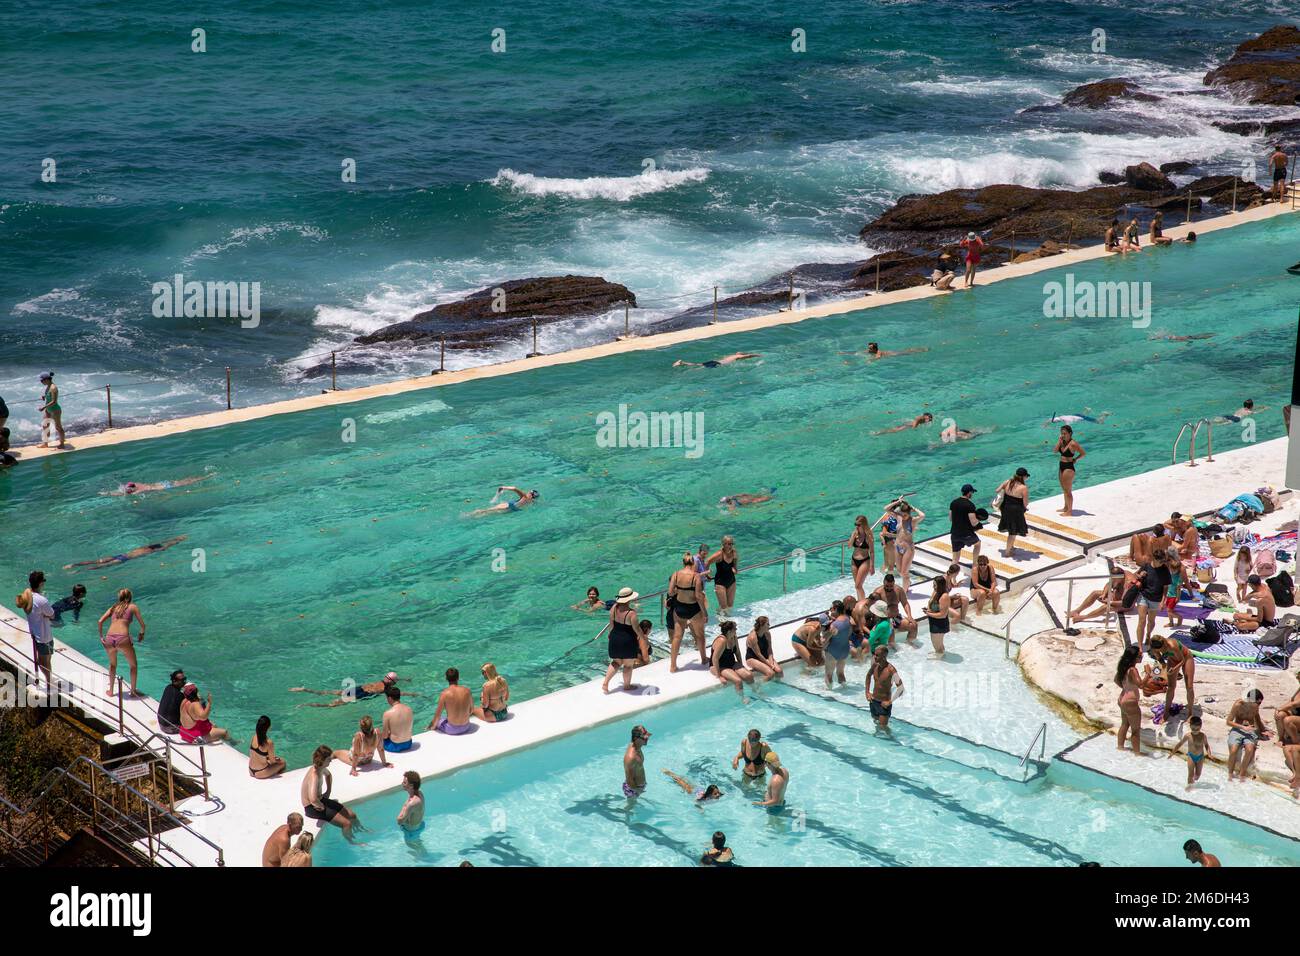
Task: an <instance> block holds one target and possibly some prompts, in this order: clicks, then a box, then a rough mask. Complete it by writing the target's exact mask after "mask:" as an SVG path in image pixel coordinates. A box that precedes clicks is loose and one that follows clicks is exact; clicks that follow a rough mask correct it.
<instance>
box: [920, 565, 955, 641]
mask: <svg viewBox="0 0 1300 956" xmlns="http://www.w3.org/2000/svg"><path fill="white" fill-rule="evenodd" d="M951 613H952V603H951V601H950V599H949V597H948V579H947V578H946V577H944V576H943V575H942V574H939V575H936V576H935V578H934V591H933V592H931V594H930V600H929V601H928V602H926V605H925V616H926V617H927V618H928V619H929V621H930V644H931V645H932V646H933V647H934V656H935V657H943V655H944V647H943V636H944V635H945V634H947V633H948V631H949V630H950V629H951V625H952V619H951V618H950V617H949V615H950V614H951Z"/></svg>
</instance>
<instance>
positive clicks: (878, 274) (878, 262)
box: [876, 258, 880, 293]
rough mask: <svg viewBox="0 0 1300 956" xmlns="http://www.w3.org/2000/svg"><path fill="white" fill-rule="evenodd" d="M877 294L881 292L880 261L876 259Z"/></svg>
mask: <svg viewBox="0 0 1300 956" xmlns="http://www.w3.org/2000/svg"><path fill="white" fill-rule="evenodd" d="M876 292H877V293H879V292H880V259H878V258H877V259H876Z"/></svg>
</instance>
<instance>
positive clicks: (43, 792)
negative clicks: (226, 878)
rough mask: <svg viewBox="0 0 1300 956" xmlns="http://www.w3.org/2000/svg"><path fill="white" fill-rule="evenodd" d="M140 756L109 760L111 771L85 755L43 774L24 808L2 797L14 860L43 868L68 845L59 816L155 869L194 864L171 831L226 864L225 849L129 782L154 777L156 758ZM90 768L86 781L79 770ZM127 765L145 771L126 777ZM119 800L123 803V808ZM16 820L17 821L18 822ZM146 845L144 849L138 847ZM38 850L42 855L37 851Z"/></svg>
mask: <svg viewBox="0 0 1300 956" xmlns="http://www.w3.org/2000/svg"><path fill="white" fill-rule="evenodd" d="M133 759H135V760H137V761H138V760H139V755H136V754H133V755H128V756H127V757H121V758H117V759H116V760H113V761H109V763H112V764H115V765H116V769H109V768H108V767H106V766H104V765H103V764H100V763H98V762H96V761H94V760H91V759H90V758H89V757H85V756H81V757H78V758H77V759H76V760H74V761H73V762H72V763H71V764H69V765H68V766H67V767H57V768H55V769H53V770H51V771H50V772H49V773H47V774H46V775H45V777H44V778H43V779H42V780H41V783H40V784H39V785H38V790H37V792H36V794H35V796H33V797H32V799H31V800H29V801H28V803H27V806H26V807H18V806H16V805H15V804H13V803H10V802H9V801H8V800H5V799H3V798H0V819H3V821H4V822H3V825H2V826H0V835H3V837H4V838H5V839H7V840H8V841H10V842H11V843H12V847H11V854H10V855H11V856H13V857H14V858H15V859H17V860H18V861H19V862H24V863H28V864H34V865H39V864H40V863H43V862H45V861H47V860H48V859H49V858H50V854H51V853H52V852H53V850H55V849H57V846H56V845H55V843H56V841H57V842H58V844H59V845H62V842H64V839H65V835H64V833H63V832H62V831H61V830H60V829H58V826H57V824H56V823H55V815H56V812H57V813H59V814H61V815H63V816H64V818H65V820H80V821H82V825H83V826H85V827H87V828H88V829H89V830H90V832H92V833H94V834H95V835H96V836H99V837H101V838H103V839H105V840H107V841H108V842H109V843H110V844H112V845H113V846H115V847H117V848H118V849H119V850H121V851H122V852H124V853H126V854H128V855H130V856H135V857H139V858H141V859H142V862H148V863H149V864H151V865H165V866H179V865H184V866H195V865H196V864H195V863H194V862H193V861H192V860H190V859H189V858H188V857H187V856H186V855H185V854H184V853H182V852H181V851H180V850H178V849H177V848H176V847H175V846H173V845H172V844H171V843H169V842H168V841H166V840H164V839H163V838H162V834H163V833H165V832H167V831H168V830H172V829H179V830H182V831H184V832H185V833H186V834H188V835H189V836H191V837H194V838H195V839H197V840H199V841H200V842H201V843H203V844H205V845H206V846H207V847H208V848H209V849H211V850H212V852H213V853H214V854H215V860H216V864H217V866H219V867H220V866H225V854H224V852H223V851H222V849H221V847H219V846H217V844H215V843H213V842H212V841H211V840H209V839H208V838H207V837H205V836H203V835H202V834H201V833H199V832H197V831H196V830H194V828H193V827H191V826H190V825H189V824H188V823H186V821H184V820H183V819H181V818H180V817H179V816H177V815H176V814H174V813H172V812H171V811H170V810H168V809H167V808H165V807H163V806H161V805H160V804H158V803H156V802H155V801H154V800H153V799H152V798H150V797H149V796H147V795H146V794H144V793H142V792H141V791H140V790H138V789H137V788H135V787H134V786H132V785H131V784H129V783H127V782H126V780H127V779H134V778H135V777H142V776H145V775H150V776H151V775H152V772H153V769H154V766H155V764H156V763H158V762H159V761H158V758H157V757H154V758H152V759H150V758H144V760H143V762H136V763H134V764H133V763H130V761H131V760H133ZM83 767H84V768H85V769H86V778H85V779H82V777H81V775H80V774H79V773H77V772H76V771H77V770H78V769H80V768H83ZM128 767H132V768H135V767H142V768H144V769H142V770H133V771H132V772H131V776H130V777H128V776H127V768H128ZM119 802H120V803H121V805H119ZM133 803H134V804H135V805H136V807H135V808H134V809H133V807H132V804H133ZM15 818H17V823H16V824H15ZM141 843H143V844H144V845H143V847H141V846H140V844H141ZM37 847H39V851H38V850H37Z"/></svg>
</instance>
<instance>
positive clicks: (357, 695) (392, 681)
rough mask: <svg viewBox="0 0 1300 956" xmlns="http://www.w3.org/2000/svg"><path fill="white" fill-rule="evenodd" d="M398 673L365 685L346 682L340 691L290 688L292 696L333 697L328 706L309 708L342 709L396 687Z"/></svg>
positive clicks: (389, 674)
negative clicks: (345, 705)
mask: <svg viewBox="0 0 1300 956" xmlns="http://www.w3.org/2000/svg"><path fill="white" fill-rule="evenodd" d="M400 679H401V678H399V677H398V676H397V672H396V671H389V672H388V673H387V674H385V675H384V676H383V677H381V678H380V679H379V680H372V681H367V682H366V683H364V684H361V683H357V682H356V681H351V680H345V681H343V684H342V686H341V687H340V688H339V689H338V690H313V689H312V688H310V687H290V688H289V693H291V694H320V695H321V696H322V697H333V698H334V700H332V701H330V702H329V703H328V704H308V705H307V706H308V707H342V706H343V705H344V704H350V703H352V702H353V701H357V700H365V699H366V698H367V697H378V696H379V695H380V694H382V693H384V692H385V691H386V690H388V688H390V687H394V686H396V684H397V682H398V681H399V680H400ZM411 696H412V697H418V696H419V695H418V694H412V695H411Z"/></svg>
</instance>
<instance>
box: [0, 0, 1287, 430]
mask: <svg viewBox="0 0 1300 956" xmlns="http://www.w3.org/2000/svg"><path fill="white" fill-rule="evenodd" d="M1298 9H1300V8H1298V7H1297V5H1296V4H1294V3H1283V2H1279V0H1246V2H1240V3H1233V4H1222V3H1212V2H1209V0H1155V2H1150V3H1144V4H1141V5H1140V7H1138V6H1135V5H1134V4H1131V3H1120V2H1092V0H1090V2H1060V0H1049V2H1029V0H1007V2H976V3H971V2H965V0H963V2H957V0H926V2H924V3H921V2H907V0H879V2H869V3H863V2H856V0H855V2H848V0H827V2H823V3H817V4H807V3H793V2H788V0H775V2H772V0H763V2H757V0H741V2H735V3H727V4H725V5H717V6H716V7H715V8H705V9H701V7H700V4H698V3H694V2H687V0H665V2H663V3H660V4H657V5H656V7H655V15H654V16H646V10H645V7H644V5H641V4H633V3H628V2H626V0H613V2H602V3H595V2H593V0H557V2H555V3H548V4H545V5H534V6H529V5H515V6H514V8H512V9H503V8H498V7H492V6H490V5H487V4H481V3H478V4H475V3H466V2H455V0H453V2H448V3H442V4H438V5H437V6H436V7H430V6H429V5H428V4H425V3H415V2H395V3H391V4H385V5H383V7H382V8H374V9H371V8H368V7H367V6H366V5H355V4H350V5H332V4H326V5H325V6H322V5H321V4H319V3H315V2H313V3H306V2H266V0H262V2H256V0H255V2H248V0H217V2H213V3H208V4H205V5H204V6H203V8H202V9H201V10H200V11H197V12H189V11H186V10H183V9H178V8H177V7H176V6H175V5H174V4H167V3H163V2H160V0H139V2H135V3H132V4H129V5H124V4H115V3H110V2H77V3H68V4H60V5H58V6H57V7H56V8H51V7H50V6H49V5H47V4H38V3H35V2H34V0H13V2H10V3H6V4H4V5H3V7H0V37H3V38H4V39H3V50H4V55H3V58H2V59H3V64H4V65H3V68H2V69H3V76H4V81H5V87H6V91H7V94H8V96H7V108H6V110H5V111H4V112H3V115H0V142H3V143H4V144H5V148H4V149H3V150H0V318H2V319H3V324H0V394H2V395H4V397H5V398H6V399H7V400H8V402H9V404H10V406H11V408H13V409H15V411H14V419H13V421H12V422H11V425H12V427H14V430H15V433H16V438H18V439H19V440H28V439H31V438H32V437H34V435H35V430H36V427H37V422H36V416H35V411H34V408H33V407H32V403H33V402H34V401H35V398H36V394H37V391H38V385H37V383H36V380H35V376H36V374H37V373H38V372H40V371H43V370H45V369H47V368H53V369H55V370H56V371H57V372H58V375H59V381H60V382H61V383H62V387H63V391H64V395H65V399H66V401H65V405H66V420H67V421H68V423H69V424H71V425H73V426H74V428H87V427H94V426H95V425H97V424H98V423H101V422H102V421H103V419H104V410H103V402H102V392H99V393H95V392H85V393H83V394H82V395H75V394H74V393H76V392H82V390H85V389H93V388H96V387H99V386H102V385H103V384H105V383H110V382H111V383H113V384H114V385H115V388H114V412H115V416H114V417H115V420H116V421H117V422H118V423H119V424H125V423H130V422H135V421H143V420H151V419H156V418H158V417H167V416H174V415H178V414H183V413H192V412H197V411H203V410H209V409H211V408H214V407H220V405H221V403H222V402H223V400H224V388H225V385H224V382H225V371H224V369H225V367H227V366H230V367H233V369H234V372H233V376H234V381H235V394H236V401H237V402H238V403H239V404H249V403H253V402H260V401H266V400H270V399H273V398H277V397H286V396H289V395H293V394H302V393H307V392H312V391H315V390H316V389H318V388H319V387H320V384H321V382H320V380H304V379H303V377H302V375H301V371H302V369H303V368H304V367H306V366H309V365H312V364H315V363H316V362H318V361H320V353H323V352H326V351H328V350H329V349H331V348H335V347H337V346H339V345H342V344H344V343H346V342H347V341H348V340H349V339H350V338H351V337H352V336H353V335H355V334H357V333H361V332H366V331H371V330H374V329H376V328H379V327H381V326H383V325H385V324H388V323H391V322H395V321H399V320H402V319H405V318H409V317H410V316H411V315H412V314H413V313H414V312H416V311H418V310H420V309H424V308H428V307H430V306H432V305H434V304H437V303H439V302H443V301H447V300H450V299H453V298H457V297H459V296H461V295H464V294H465V293H467V292H469V291H472V290H475V289H478V288H481V287H483V286H485V285H488V284H491V283H493V282H497V281H501V280H503V279H509V278H520V277H524V276H533V275H543V274H554V273H563V272H570V271H571V272H578V273H589V274H598V275H603V276H605V277H606V278H608V279H610V280H614V281H619V282H623V283H625V284H627V285H628V286H629V287H630V288H632V289H633V290H634V291H635V292H636V293H637V295H638V298H639V300H640V302H641V305H642V309H641V310H639V311H638V313H637V314H636V317H635V321H636V322H637V323H638V326H639V327H642V328H653V327H654V324H655V323H656V322H657V321H660V320H662V319H663V318H665V317H666V316H669V315H671V314H673V313H674V312H676V311H679V310H680V309H682V308H683V307H685V306H686V305H699V304H703V303H705V302H707V301H709V299H710V297H711V294H712V293H711V289H712V287H713V286H714V285H719V286H721V287H722V289H723V291H724V294H725V293H726V292H731V291H737V290H739V289H741V288H744V287H745V286H747V285H749V284H751V283H753V282H755V281H758V280H762V279H764V278H766V277H768V276H771V275H773V274H776V273H779V272H780V271H782V270H783V269H786V268H789V267H791V266H793V265H796V264H798V263H803V262H811V261H850V260H855V259H861V258H865V257H866V256H867V255H869V254H870V253H871V252H872V250H871V249H869V248H866V247H864V246H863V245H862V244H861V243H858V242H857V241H856V240H855V235H856V232H857V230H858V228H859V227H860V226H861V225H862V224H863V223H864V222H865V221H866V220H868V219H869V218H871V217H872V216H873V215H875V214H876V213H878V212H879V211H880V210H881V209H883V208H885V206H886V205H887V204H889V203H891V202H892V201H893V200H895V199H896V198H897V197H898V196H899V195H901V194H905V193H910V192H918V191H928V190H938V189H943V188H948V187H952V186H959V185H961V186H978V185H983V184H987V183H993V182H1006V181H1014V182H1020V183H1025V184H1031V185H1053V186H1071V187H1082V186H1086V185H1089V184H1091V183H1093V182H1094V181H1095V180H1096V176H1097V173H1098V172H1099V171H1101V170H1103V169H1116V168H1120V167H1122V166H1123V165H1124V164H1126V163H1130V162H1135V161H1139V160H1150V161H1152V162H1156V163H1159V162H1162V161H1167V160H1184V159H1189V160H1196V161H1199V162H1201V163H1203V164H1204V165H1205V166H1206V167H1207V168H1208V169H1214V170H1227V169H1230V170H1234V171H1236V170H1239V169H1240V168H1241V166H1242V164H1243V163H1244V162H1245V161H1247V160H1249V159H1251V158H1254V159H1256V160H1259V161H1262V157H1263V155H1264V148H1265V147H1264V143H1263V142H1262V140H1261V139H1259V138H1254V137H1242V136H1236V135H1230V134H1226V133H1224V132H1222V131H1221V130H1218V129H1216V128H1215V127H1214V126H1213V125H1212V120H1214V119H1217V118H1225V119H1240V118H1245V117H1257V118H1261V119H1262V118H1268V117H1275V116H1280V115H1286V114H1287V113H1288V112H1294V111H1293V110H1292V111H1288V110H1280V109H1274V108H1257V107H1248V106H1244V105H1242V104H1237V103H1234V102H1233V101H1232V99H1231V97H1229V96H1228V95H1227V94H1225V93H1222V92H1220V91H1209V90H1206V89H1205V88H1204V87H1202V86H1201V85H1200V77H1201V76H1202V75H1203V73H1204V72H1205V70H1206V69H1207V68H1208V67H1209V66H1211V65H1212V64H1213V63H1215V62H1217V61H1219V60H1221V59H1223V58H1224V57H1226V56H1227V55H1228V54H1229V53H1230V51H1231V49H1232V47H1233V46H1234V45H1235V44H1236V43H1238V42H1240V41H1241V40H1242V39H1244V38H1245V37H1247V36H1249V35H1253V34H1256V33H1258V32H1260V31H1262V30H1263V29H1266V28H1267V27H1269V26H1271V25H1273V24H1274V23H1276V22H1286V21H1291V20H1293V19H1294V17H1295V14H1296V13H1297V12H1298ZM196 28H201V29H203V30H205V31H206V42H207V52H205V53H193V52H191V49H190V44H191V31H192V30H194V29H196ZM497 29H500V30H504V31H505V42H506V48H505V52H503V53H493V52H491V47H490V44H491V43H492V36H493V31H494V30H497ZM1098 29H1100V30H1104V31H1105V32H1106V37H1107V50H1106V53H1105V54H1096V53H1093V52H1092V48H1091V45H1092V42H1093V31H1094V30H1098ZM795 30H802V31H804V35H805V37H806V43H807V49H806V52H803V53H795V52H793V51H792V49H791V44H792V31H795ZM1114 75H1124V76H1129V77H1132V78H1134V79H1135V80H1137V81H1138V82H1139V83H1140V84H1141V85H1142V86H1143V87H1144V88H1147V89H1149V90H1152V91H1154V92H1158V93H1162V94H1165V95H1166V99H1164V100H1163V101H1162V102H1161V103H1158V104H1142V103H1133V104H1127V105H1125V106H1124V107H1122V108H1120V109H1115V110H1109V111H1104V112H1102V113H1080V112H1070V111H1066V112H1059V113H1044V112H1029V113H1026V112H1023V110H1025V108H1027V107H1031V106H1034V105H1040V104H1043V103H1049V102H1054V101H1056V100H1058V99H1059V98H1060V96H1061V94H1063V93H1064V92H1065V91H1067V90H1069V89H1070V88H1072V87H1074V86H1076V85H1078V84H1080V83H1083V82H1086V81H1088V80H1092V79H1098V78H1102V77H1107V76H1114ZM47 158H49V159H53V160H55V162H56V164H57V166H56V169H57V181H56V182H54V183H47V182H43V181H42V179H41V171H42V162H43V160H45V159H47ZM349 158H350V159H355V160H356V164H357V174H358V176H357V181H356V182H355V183H344V182H342V181H341V176H340V171H341V163H342V162H343V160H345V159H349ZM647 160H650V161H652V162H653V169H652V171H650V172H646V165H645V164H646V161H647ZM177 273H180V274H182V275H184V276H185V278H186V279H192V280H200V281H203V280H213V281H244V282H254V281H256V282H260V283H261V290H262V303H261V304H262V323H261V325H260V326H259V327H258V328H256V329H243V328H241V327H240V326H239V324H238V323H237V322H234V321H231V320H224V321H223V320H216V319H213V320H204V321H198V320H192V319H191V320H185V319H166V318H155V317H154V316H153V315H152V314H151V310H150V305H151V300H152V296H151V286H152V283H154V282H158V281H163V280H169V279H170V278H171V277H172V276H173V275H175V274H177ZM622 321H623V317H622V315H621V314H619V313H618V312H617V311H615V312H613V313H611V314H609V315H605V316H597V317H590V318H584V319H580V320H572V321H567V322H562V323H558V324H556V325H553V326H548V327H547V328H546V329H544V330H543V333H542V339H541V345H542V348H543V349H544V350H546V351H555V350H558V349H562V348H568V347H573V346H576V345H580V344H583V343H587V342H591V341H595V340H605V339H608V338H609V337H610V336H611V335H612V334H613V333H614V332H615V331H617V330H619V329H620V328H621V325H622ZM525 347H526V346H525V343H523V342H521V341H509V342H506V343H503V344H501V345H499V346H493V347H488V348H482V349H476V350H472V351H469V352H463V353H455V354H453V355H452V356H451V357H450V365H451V366H452V367H459V366H461V365H466V364H480V363H483V362H489V361H497V360H500V359H503V358H507V357H518V355H519V354H521V353H522V351H523V350H524V348H525ZM309 356H317V357H316V358H309ZM369 358H370V359H371V361H372V367H371V368H370V369H369V371H366V372H356V373H349V374H347V375H346V376H345V377H344V382H343V384H346V385H352V384H360V383H364V382H367V381H374V380H378V379H384V378H392V377H395V376H399V375H406V374H411V373H413V372H423V371H427V370H428V369H429V368H430V367H431V366H432V365H433V364H435V362H436V359H435V356H433V355H432V354H431V352H430V350H428V349H410V348H390V349H386V350H383V351H382V352H379V353H376V354H371V355H370V356H369Z"/></svg>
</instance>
